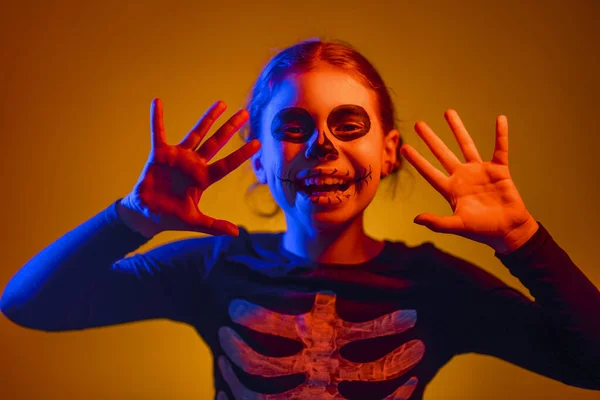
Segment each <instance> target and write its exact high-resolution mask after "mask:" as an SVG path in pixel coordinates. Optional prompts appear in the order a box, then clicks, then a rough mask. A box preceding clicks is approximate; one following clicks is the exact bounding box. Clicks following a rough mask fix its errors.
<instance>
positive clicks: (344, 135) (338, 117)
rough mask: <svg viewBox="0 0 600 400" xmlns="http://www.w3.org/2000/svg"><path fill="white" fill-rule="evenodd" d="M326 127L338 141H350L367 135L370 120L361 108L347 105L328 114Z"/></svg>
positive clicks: (338, 107) (369, 128)
mask: <svg viewBox="0 0 600 400" xmlns="http://www.w3.org/2000/svg"><path fill="white" fill-rule="evenodd" d="M327 127H329V130H330V131H331V133H333V135H334V136H335V137H337V138H338V139H340V140H343V141H350V140H354V139H358V138H359V137H362V136H365V135H366V134H367V133H369V130H371V119H370V118H369V114H367V112H366V111H365V109H364V108H362V107H361V106H356V105H351V104H348V105H343V106H337V107H336V108H334V109H333V110H332V111H331V112H330V113H329V116H328V117H327Z"/></svg>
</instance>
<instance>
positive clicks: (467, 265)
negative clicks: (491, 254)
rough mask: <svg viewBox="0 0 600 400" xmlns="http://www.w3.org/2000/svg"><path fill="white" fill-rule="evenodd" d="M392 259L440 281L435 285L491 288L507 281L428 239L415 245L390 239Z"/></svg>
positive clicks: (417, 274)
mask: <svg viewBox="0 0 600 400" xmlns="http://www.w3.org/2000/svg"><path fill="white" fill-rule="evenodd" d="M389 247H390V249H391V251H390V252H389V255H388V257H389V262H390V264H392V263H393V265H394V266H395V268H399V269H400V270H410V274H411V275H413V276H420V277H421V278H422V279H424V280H427V281H430V282H437V284H436V285H442V286H448V287H450V286H451V287H455V288H461V287H462V288H471V289H477V290H492V289H496V288H505V287H506V286H507V285H506V284H505V283H504V282H503V281H501V280H500V279H499V278H497V277H495V276H494V275H492V274H491V273H489V272H488V271H486V270H485V269H484V268H482V267H480V266H478V265H476V264H474V263H473V262H471V261H469V260H467V259H466V258H463V257H460V256H458V255H455V254H452V253H450V252H448V251H446V250H443V249H441V248H440V247H438V246H436V245H435V244H434V243H433V242H431V241H427V242H423V243H421V244H419V245H416V246H409V245H407V244H406V243H404V242H389Z"/></svg>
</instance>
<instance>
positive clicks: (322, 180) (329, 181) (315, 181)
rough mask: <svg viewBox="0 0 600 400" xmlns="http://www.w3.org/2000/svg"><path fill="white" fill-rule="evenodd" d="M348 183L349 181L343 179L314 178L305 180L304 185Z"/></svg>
mask: <svg viewBox="0 0 600 400" xmlns="http://www.w3.org/2000/svg"><path fill="white" fill-rule="evenodd" d="M346 182H348V180H346V179H342V178H335V177H334V178H330V177H312V178H307V179H305V180H304V185H305V186H310V185H343V184H344V183H346Z"/></svg>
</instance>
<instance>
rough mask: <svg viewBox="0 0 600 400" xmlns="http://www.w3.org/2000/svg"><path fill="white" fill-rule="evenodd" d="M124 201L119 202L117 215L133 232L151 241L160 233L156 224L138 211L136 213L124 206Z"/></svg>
mask: <svg viewBox="0 0 600 400" xmlns="http://www.w3.org/2000/svg"><path fill="white" fill-rule="evenodd" d="M122 202H123V199H121V200H120V201H118V202H117V215H118V216H119V218H120V219H121V221H122V222H123V223H124V224H125V225H126V226H127V227H128V228H129V229H131V230H132V231H135V232H137V233H139V234H140V235H142V236H144V237H146V238H147V239H151V238H152V237H153V236H155V235H157V234H158V233H159V232H160V229H159V228H158V227H157V226H156V224H155V223H154V222H152V221H150V220H149V219H148V218H146V217H145V216H144V215H143V214H141V213H139V212H138V211H134V210H132V209H131V208H129V207H126V206H124V205H123V204H122Z"/></svg>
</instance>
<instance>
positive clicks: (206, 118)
mask: <svg viewBox="0 0 600 400" xmlns="http://www.w3.org/2000/svg"><path fill="white" fill-rule="evenodd" d="M226 108H227V106H226V105H225V103H224V102H222V101H217V102H216V103H215V104H213V105H212V107H211V108H209V109H208V111H207V112H206V113H205V114H204V115H203V116H202V118H201V119H200V120H199V121H198V123H197V124H196V126H194V128H192V130H191V131H190V132H189V133H188V134H187V135H186V136H185V138H184V139H183V140H182V141H181V142H180V143H179V144H178V145H169V144H167V142H166V136H165V129H164V124H163V108H162V102H161V100H160V99H158V98H156V99H154V100H153V101H152V104H151V109H150V113H151V131H152V148H151V150H150V156H149V158H148V162H147V163H146V165H145V167H144V170H143V171H142V174H141V176H140V178H139V179H138V182H137V183H136V184H135V186H134V188H133V190H132V191H131V192H130V193H129V194H128V195H127V196H125V197H124V198H123V199H122V200H121V202H120V203H121V206H122V207H124V208H125V209H126V210H127V213H129V214H131V212H132V211H133V213H134V218H130V220H137V221H140V220H141V221H142V223H143V224H144V225H145V227H144V228H145V229H146V231H151V232H153V233H154V234H155V233H158V232H162V231H167V230H176V231H194V232H202V233H207V234H210V235H233V236H237V235H238V233H239V231H238V227H237V225H235V224H233V223H231V222H229V221H226V220H221V219H215V218H212V217H209V216H206V215H204V214H203V213H202V212H201V211H200V209H199V208H198V203H199V202H200V198H201V197H202V194H203V193H204V191H205V190H206V189H207V188H208V187H209V186H210V185H212V184H213V183H215V182H217V181H219V180H220V179H222V178H223V177H224V176H225V175H227V174H229V173H230V172H231V171H233V170H234V169H236V168H237V167H239V166H240V165H241V164H242V163H243V162H244V161H246V160H247V159H248V158H250V157H251V156H252V155H253V154H255V153H256V152H257V151H258V150H259V149H260V142H259V141H258V140H252V141H250V142H248V143H246V144H244V145H243V146H242V147H241V148H239V149H237V150H236V151H234V152H233V153H231V154H229V155H228V156H226V157H224V158H222V159H220V160H218V161H216V162H214V163H212V164H210V165H208V162H209V161H210V160H211V159H212V158H213V157H214V156H215V154H216V153H217V152H218V151H219V150H220V149H221V148H222V147H223V146H224V145H225V143H227V142H228V141H229V139H230V138H231V137H232V136H233V134H234V133H235V132H237V131H238V130H239V129H240V128H241V127H242V126H243V125H244V123H245V122H246V121H247V120H248V112H247V111H246V110H244V109H242V110H240V111H238V112H237V113H235V114H234V115H233V116H232V117H231V118H230V119H229V120H228V121H227V122H226V123H225V124H224V125H222V126H221V127H220V128H219V129H218V130H217V131H216V132H215V134H214V135H213V136H212V137H210V138H209V139H208V140H206V141H205V142H204V143H203V144H202V145H201V146H200V147H198V145H199V144H200V142H201V141H202V139H203V138H204V136H205V135H206V133H207V132H208V130H209V129H210V127H211V126H212V125H213V123H214V122H215V120H216V119H217V118H218V117H219V116H220V115H221V114H222V113H223V112H224V111H225V109H226ZM196 147H198V149H196Z"/></svg>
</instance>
